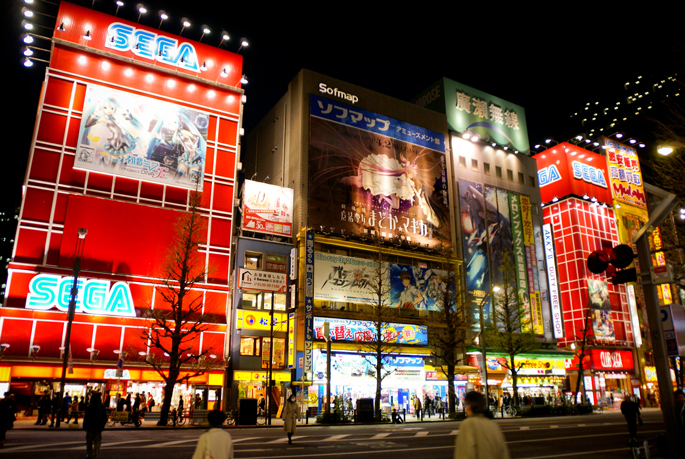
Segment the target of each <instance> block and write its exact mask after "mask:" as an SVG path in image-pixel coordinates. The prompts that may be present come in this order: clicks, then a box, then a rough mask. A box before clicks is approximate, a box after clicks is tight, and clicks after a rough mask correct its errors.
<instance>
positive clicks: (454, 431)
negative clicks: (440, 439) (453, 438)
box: [447, 430, 459, 435]
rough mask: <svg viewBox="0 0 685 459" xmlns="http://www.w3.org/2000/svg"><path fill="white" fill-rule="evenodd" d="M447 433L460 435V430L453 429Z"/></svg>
mask: <svg viewBox="0 0 685 459" xmlns="http://www.w3.org/2000/svg"><path fill="white" fill-rule="evenodd" d="M447 435H459V431H458V430H453V431H452V432H450V433H448V434H447Z"/></svg>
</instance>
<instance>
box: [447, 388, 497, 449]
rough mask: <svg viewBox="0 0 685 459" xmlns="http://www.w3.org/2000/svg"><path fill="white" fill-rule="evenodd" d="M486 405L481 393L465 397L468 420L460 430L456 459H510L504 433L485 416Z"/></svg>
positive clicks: (470, 393)
mask: <svg viewBox="0 0 685 459" xmlns="http://www.w3.org/2000/svg"><path fill="white" fill-rule="evenodd" d="M486 403H487V401H486V399H485V396H484V395H483V394H481V393H480V392H475V391H473V392H469V393H468V394H466V397H464V408H465V410H466V420H465V421H464V422H462V423H461V427H460V428H459V435H457V444H456V446H455V449H454V459H509V449H508V448H507V443H506V441H505V439H504V435H503V434H502V431H501V430H500V429H499V427H498V426H497V424H496V423H495V422H494V421H491V420H490V419H488V418H486V417H485V416H484V415H483V413H484V412H485V408H486V406H485V405H486Z"/></svg>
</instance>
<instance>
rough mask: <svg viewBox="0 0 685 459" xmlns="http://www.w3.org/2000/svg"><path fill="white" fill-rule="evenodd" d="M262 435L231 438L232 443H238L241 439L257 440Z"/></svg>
mask: <svg viewBox="0 0 685 459" xmlns="http://www.w3.org/2000/svg"><path fill="white" fill-rule="evenodd" d="M260 438H262V437H245V438H233V443H238V442H241V441H248V440H258V439H260Z"/></svg>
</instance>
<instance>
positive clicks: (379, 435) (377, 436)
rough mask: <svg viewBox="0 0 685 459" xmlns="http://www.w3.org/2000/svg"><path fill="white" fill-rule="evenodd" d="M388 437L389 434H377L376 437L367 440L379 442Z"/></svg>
mask: <svg viewBox="0 0 685 459" xmlns="http://www.w3.org/2000/svg"><path fill="white" fill-rule="evenodd" d="M388 435H390V432H386V433H379V434H376V435H374V436H373V437H371V438H369V440H380V439H382V438H385V437H387V436H388Z"/></svg>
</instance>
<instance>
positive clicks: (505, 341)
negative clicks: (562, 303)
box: [483, 252, 540, 406]
mask: <svg viewBox="0 0 685 459" xmlns="http://www.w3.org/2000/svg"><path fill="white" fill-rule="evenodd" d="M499 269H500V271H501V272H502V284H503V285H502V288H500V292H501V293H495V294H493V304H492V313H491V316H490V320H489V321H488V322H486V323H485V333H484V338H485V340H486V341H485V342H486V344H487V346H488V347H492V348H494V349H497V350H499V351H500V352H502V353H504V354H506V355H507V359H505V362H504V363H503V364H502V366H504V367H505V368H507V369H508V370H509V371H510V372H511V385H512V389H513V391H514V394H513V397H514V405H515V406H518V404H519V400H518V374H519V371H520V370H521V367H522V365H523V363H519V364H517V363H516V357H517V356H519V355H521V354H524V353H527V352H532V351H536V350H537V349H539V348H540V343H539V342H538V341H537V340H536V338H535V334H533V333H532V320H531V317H530V311H526V310H525V308H524V307H523V302H522V301H521V295H520V294H519V290H518V287H517V285H516V271H515V270H516V266H515V265H514V263H513V262H512V259H511V254H510V253H508V252H504V254H503V256H502V266H500V267H499ZM483 365H486V362H483Z"/></svg>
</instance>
